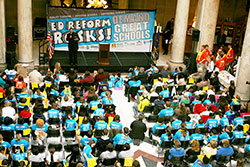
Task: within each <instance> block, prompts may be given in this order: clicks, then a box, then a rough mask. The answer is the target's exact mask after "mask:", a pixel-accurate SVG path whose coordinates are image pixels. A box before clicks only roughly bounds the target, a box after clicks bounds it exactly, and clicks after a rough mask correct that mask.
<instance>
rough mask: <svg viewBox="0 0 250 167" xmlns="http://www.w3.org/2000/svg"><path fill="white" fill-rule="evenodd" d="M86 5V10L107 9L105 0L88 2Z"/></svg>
mask: <svg viewBox="0 0 250 167" xmlns="http://www.w3.org/2000/svg"><path fill="white" fill-rule="evenodd" d="M88 3H89V4H88V5H87V6H86V8H92V7H93V8H103V9H107V8H108V5H107V1H106V0H88Z"/></svg>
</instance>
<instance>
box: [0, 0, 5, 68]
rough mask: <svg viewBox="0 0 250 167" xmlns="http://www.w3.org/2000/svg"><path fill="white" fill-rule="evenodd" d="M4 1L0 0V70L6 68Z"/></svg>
mask: <svg viewBox="0 0 250 167" xmlns="http://www.w3.org/2000/svg"><path fill="white" fill-rule="evenodd" d="M4 2H5V0H0V15H1V17H0V69H2V70H3V69H5V68H6V56H5V54H6V40H5V39H6V37H5V30H6V27H5V6H4Z"/></svg>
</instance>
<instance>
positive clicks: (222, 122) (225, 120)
mask: <svg viewBox="0 0 250 167" xmlns="http://www.w3.org/2000/svg"><path fill="white" fill-rule="evenodd" d="M219 117H220V126H221V127H222V128H224V127H226V126H228V125H229V121H228V118H227V117H224V115H223V114H222V113H220V114H219Z"/></svg>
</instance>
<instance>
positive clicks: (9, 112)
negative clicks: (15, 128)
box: [2, 101, 16, 120]
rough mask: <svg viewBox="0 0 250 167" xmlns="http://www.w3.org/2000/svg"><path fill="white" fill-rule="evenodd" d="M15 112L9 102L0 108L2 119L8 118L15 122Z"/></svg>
mask: <svg viewBox="0 0 250 167" xmlns="http://www.w3.org/2000/svg"><path fill="white" fill-rule="evenodd" d="M15 115H16V110H15V109H14V108H13V107H12V104H11V102H9V101H6V102H5V104H4V107H3V108H2V117H10V118H11V119H12V120H15Z"/></svg>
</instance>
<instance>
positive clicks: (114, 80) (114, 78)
mask: <svg viewBox="0 0 250 167" xmlns="http://www.w3.org/2000/svg"><path fill="white" fill-rule="evenodd" d="M109 79H110V81H112V83H113V85H114V84H115V82H116V79H117V77H116V74H115V73H113V74H112V75H111V76H110V77H109Z"/></svg>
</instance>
